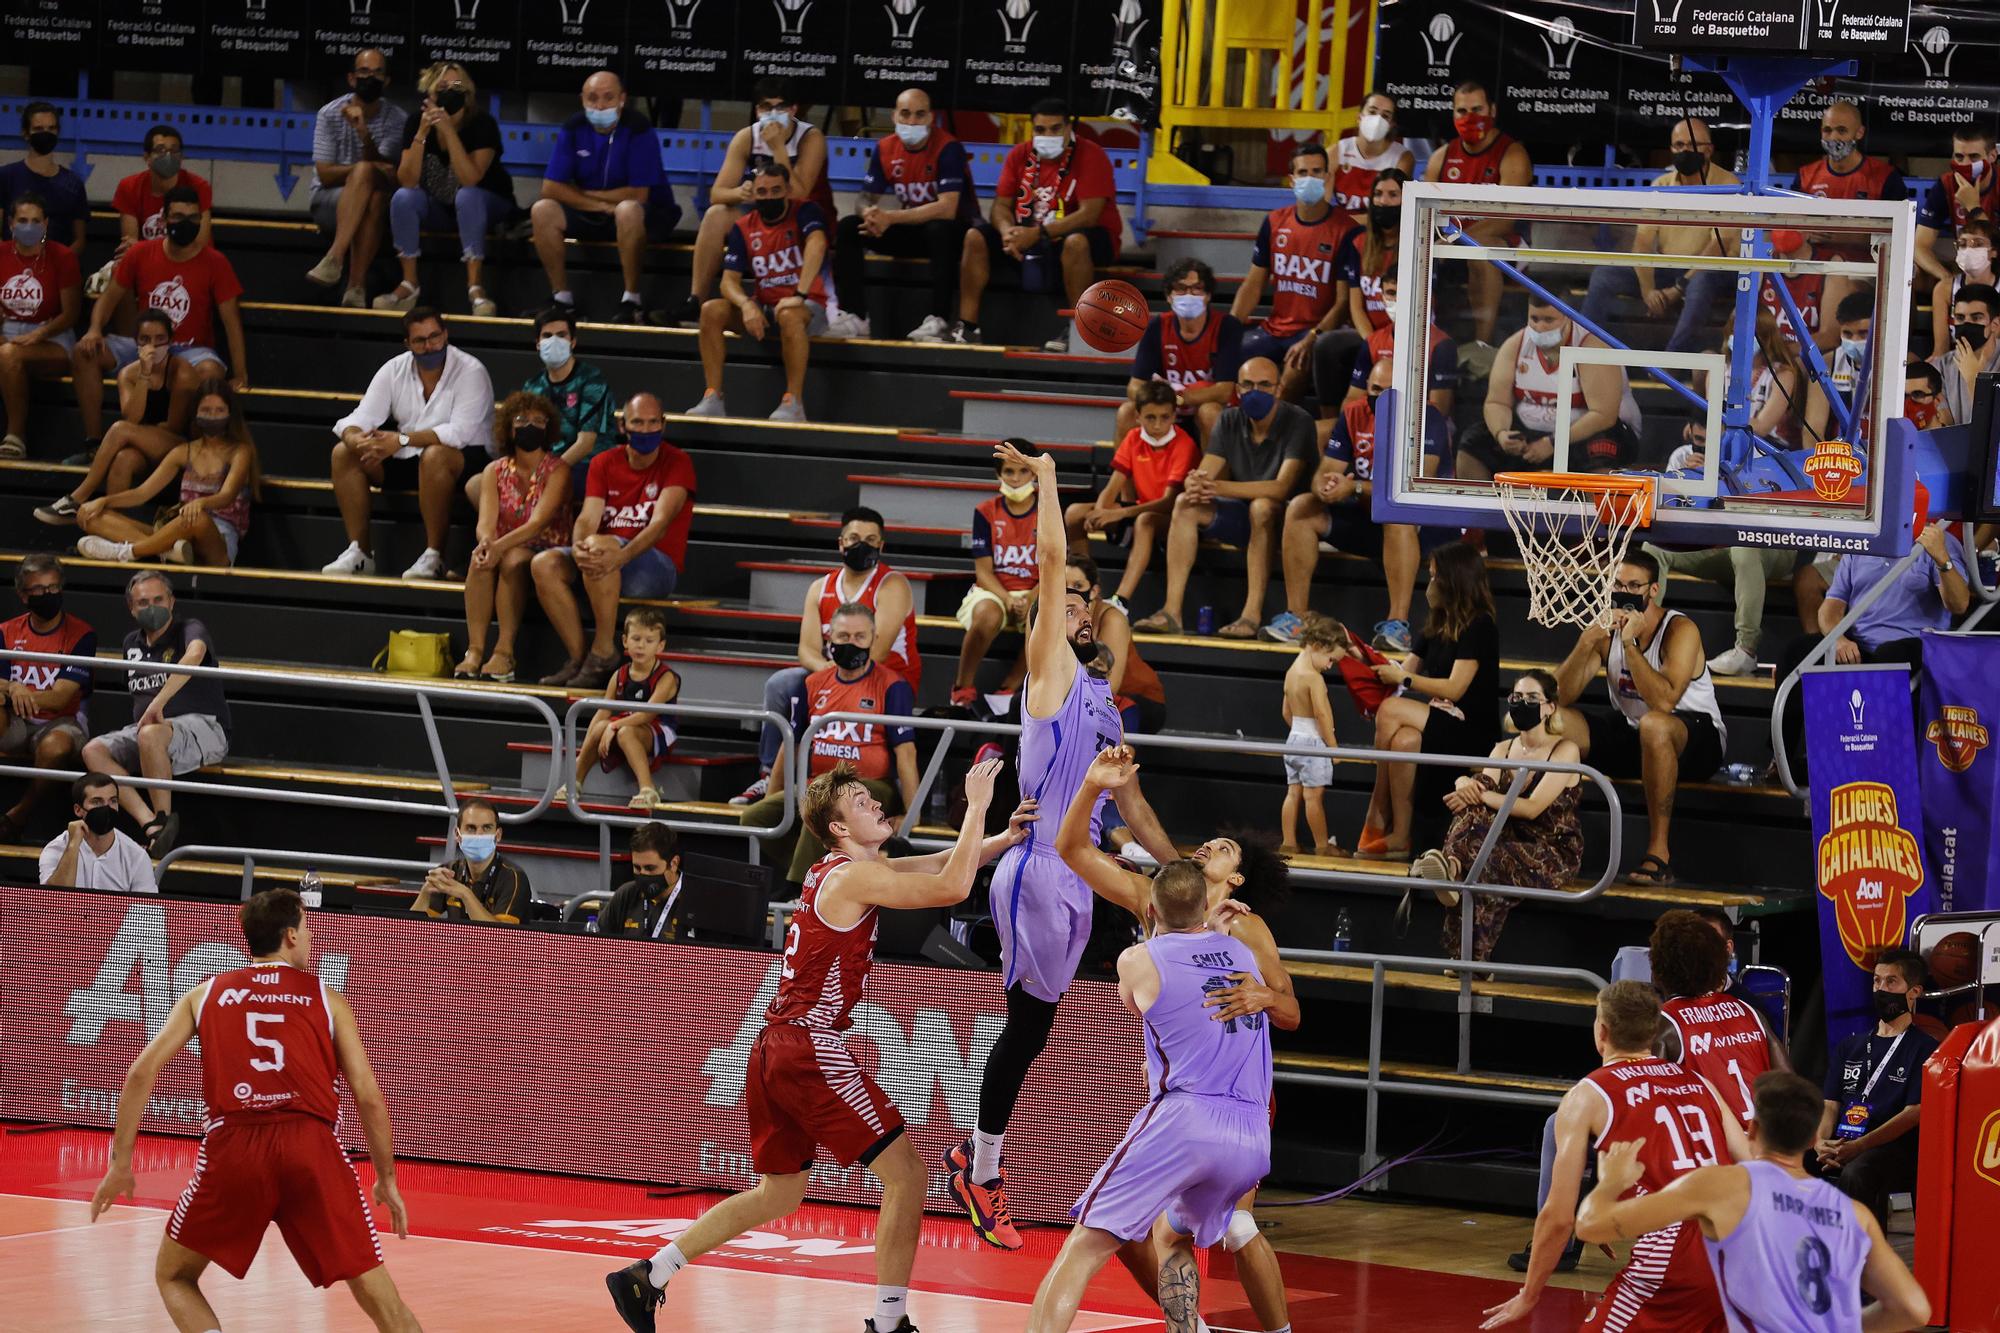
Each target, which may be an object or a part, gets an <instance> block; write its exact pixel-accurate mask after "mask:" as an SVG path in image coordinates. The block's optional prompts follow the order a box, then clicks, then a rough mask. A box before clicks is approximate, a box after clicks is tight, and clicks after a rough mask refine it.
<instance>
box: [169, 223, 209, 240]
mask: <svg viewBox="0 0 2000 1333" xmlns="http://www.w3.org/2000/svg"><path fill="white" fill-rule="evenodd" d="M199 235H201V222H200V221H199V220H198V219H195V218H182V219H181V220H180V221H179V222H169V223H168V224H167V239H168V240H170V241H172V242H173V243H174V244H175V245H180V246H188V245H193V244H194V238H195V237H197V236H199Z"/></svg>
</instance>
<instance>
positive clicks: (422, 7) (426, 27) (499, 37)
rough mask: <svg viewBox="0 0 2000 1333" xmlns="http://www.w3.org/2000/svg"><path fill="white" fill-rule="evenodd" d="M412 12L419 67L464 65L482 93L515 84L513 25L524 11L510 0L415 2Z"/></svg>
mask: <svg viewBox="0 0 2000 1333" xmlns="http://www.w3.org/2000/svg"><path fill="white" fill-rule="evenodd" d="M600 2H601V0H600ZM413 10H414V17H413V18H412V21H411V34H410V35H411V44H412V47H413V49H414V52H415V60H416V64H417V66H418V67H419V68H423V67H425V66H429V65H432V64H435V63H437V62H438V61H440V60H450V61H453V62H455V63H457V64H460V65H463V66H465V68H466V70H467V71H468V72H469V73H470V74H471V75H472V81H473V83H474V84H475V85H477V86H478V88H479V90H480V91H481V92H505V91H506V90H507V89H508V88H510V87H512V86H513V84H514V82H515V73H516V53H517V47H518V44H519V42H520V36H521V34H520V29H519V27H518V26H517V24H516V22H515V20H516V17H517V16H518V15H519V13H520V9H519V8H518V7H517V6H516V5H515V4H514V3H513V2H512V0H413ZM577 82H578V84H579V85H581V83H582V80H581V79H579V80H578V81H577Z"/></svg>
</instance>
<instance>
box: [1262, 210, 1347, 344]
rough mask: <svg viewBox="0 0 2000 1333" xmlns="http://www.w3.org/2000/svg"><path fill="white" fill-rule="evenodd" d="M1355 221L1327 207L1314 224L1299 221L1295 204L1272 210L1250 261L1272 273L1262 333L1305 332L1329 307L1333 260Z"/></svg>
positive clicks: (1332, 289)
mask: <svg viewBox="0 0 2000 1333" xmlns="http://www.w3.org/2000/svg"><path fill="white" fill-rule="evenodd" d="M1353 230H1354V219H1353V218H1352V217H1351V216H1349V215H1348V214H1346V213H1343V212H1341V211H1340V210H1339V209H1337V208H1332V207H1328V208H1327V211H1326V216H1325V217H1323V218H1320V219H1319V220H1318V221H1316V222H1304V221H1301V220H1300V218H1299V210H1298V205H1296V204H1288V205H1286V206H1285V207H1284V208H1279V209H1273V210H1272V212H1271V216H1269V217H1267V218H1265V219H1264V225H1263V227H1262V228H1261V229H1260V230H1259V231H1258V233H1257V243H1256V245H1255V246H1253V247H1252V248H1251V251H1250V262H1251V263H1252V264H1254V265H1256V266H1257V267H1258V268H1261V269H1264V270H1266V271H1268V272H1269V273H1270V275H1271V281H1272V287H1271V315H1270V318H1268V319H1266V320H1265V321H1264V328H1265V330H1266V331H1267V332H1269V333H1273V334H1276V335H1278V336H1279V337H1284V336H1286V335H1288V334H1293V333H1297V332H1299V331H1300V330H1302V329H1309V328H1311V327H1312V326H1313V325H1315V324H1317V323H1319V322H1320V320H1321V319H1322V318H1324V317H1325V315H1326V312H1327V310H1328V309H1329V308H1331V307H1332V305H1333V297H1334V291H1335V287H1334V276H1333V260H1334V256H1335V255H1336V254H1337V253H1338V252H1339V250H1340V243H1341V241H1343V240H1345V239H1346V237H1347V233H1348V232H1350V231H1353Z"/></svg>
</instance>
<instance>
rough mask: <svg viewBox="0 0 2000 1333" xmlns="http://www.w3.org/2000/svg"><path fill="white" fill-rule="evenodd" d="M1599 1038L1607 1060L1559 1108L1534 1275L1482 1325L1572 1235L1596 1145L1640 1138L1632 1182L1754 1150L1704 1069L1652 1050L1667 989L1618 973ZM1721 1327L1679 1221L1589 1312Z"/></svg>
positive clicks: (1706, 1330)
mask: <svg viewBox="0 0 2000 1333" xmlns="http://www.w3.org/2000/svg"><path fill="white" fill-rule="evenodd" d="M1590 1032H1591V1038H1592V1040H1593V1041H1594V1042H1595V1043H1596V1045H1597V1053H1598V1056H1599V1058H1600V1059H1602V1060H1603V1062H1604V1063H1603V1065H1602V1066H1601V1067H1600V1068H1598V1069H1595V1070H1592V1071H1591V1072H1590V1074H1589V1075H1587V1076H1586V1077H1585V1078H1583V1079H1582V1080H1580V1081H1579V1082H1578V1083H1577V1085H1576V1086H1575V1087H1573V1088H1571V1089H1570V1090H1569V1091H1568V1092H1566V1093H1564V1094H1563V1099H1562V1104H1561V1105H1560V1106H1558V1107H1557V1108H1556V1161H1555V1170H1554V1172H1553V1173H1552V1174H1551V1176H1550V1179H1549V1197H1548V1199H1547V1201H1545V1202H1544V1203H1543V1204H1542V1209H1541V1211H1540V1212H1539V1213H1537V1214H1536V1215H1535V1239H1534V1243H1533V1244H1532V1245H1531V1246H1530V1248H1529V1262H1528V1276H1527V1280H1526V1281H1525V1282H1523V1283H1522V1284H1521V1290H1520V1292H1519V1293H1518V1294H1517V1295H1516V1296H1515V1297H1514V1298H1513V1299H1512V1300H1509V1301H1505V1302H1503V1303H1501V1304H1499V1305H1495V1306H1493V1307H1491V1308H1489V1309H1488V1310H1487V1311H1486V1312H1485V1313H1486V1316H1487V1317H1486V1322H1485V1323H1483V1324H1481V1325H1480V1327H1481V1328H1499V1327H1501V1326H1503V1325H1506V1324H1511V1323H1513V1322H1514V1321H1515V1320H1517V1319H1521V1318H1524V1317H1526V1316H1527V1314H1528V1312H1529V1311H1531V1310H1533V1309H1534V1308H1535V1304H1536V1302H1537V1301H1539V1300H1541V1297H1542V1291H1543V1289H1544V1288H1545V1287H1546V1286H1547V1285H1548V1280H1549V1274H1550V1273H1552V1272H1553V1271H1554V1270H1555V1266H1556V1260H1557V1259H1558V1258H1559V1257H1561V1255H1562V1251H1563V1247H1564V1246H1565V1245H1567V1244H1568V1243H1569V1237H1570V1231H1571V1228H1572V1227H1573V1226H1574V1224H1575V1220H1576V1206H1577V1196H1578V1195H1579V1194H1580V1193H1581V1192H1582V1188H1583V1164H1584V1161H1585V1159H1586V1157H1587V1156H1588V1154H1589V1153H1590V1152H1591V1151H1592V1150H1596V1151H1598V1152H1602V1151H1604V1150H1605V1149H1606V1148H1608V1147H1610V1146H1611V1145H1612V1144H1616V1143H1624V1142H1627V1141H1632V1142H1636V1143H1638V1144H1639V1149H1638V1152H1639V1160H1640V1161H1641V1162H1642V1163H1643V1164H1644V1167H1645V1169H1644V1171H1643V1172H1642V1173H1641V1175H1640V1178H1639V1181H1638V1182H1637V1184H1636V1185H1635V1186H1634V1188H1635V1189H1638V1190H1641V1191H1643V1192H1645V1193H1647V1194H1653V1193H1657V1192H1658V1191H1660V1190H1662V1189H1665V1188H1666V1187H1667V1186H1668V1185H1670V1184H1671V1183H1673V1182H1674V1181H1675V1180H1677V1179H1679V1178H1680V1177H1682V1176H1684V1175H1686V1174H1687V1173H1688V1172H1690V1171H1693V1170H1694V1169H1695V1168H1696V1167H1701V1166H1713V1165H1715V1164H1716V1163H1718V1162H1730V1161H1735V1160H1741V1159H1743V1158H1747V1157H1748V1156H1749V1155H1750V1151H1751V1150H1750V1141H1749V1140H1748V1139H1747V1138H1745V1137H1744V1135H1743V1131H1742V1130H1741V1129H1739V1128H1738V1127H1737V1122H1736V1116H1735V1114H1734V1113H1733V1112H1731V1111H1730V1110H1729V1109H1728V1108H1727V1106H1726V1105H1724V1103H1723V1102H1722V1100H1721V1098H1720V1097H1719V1096H1718V1095H1717V1094H1716V1091H1715V1089H1714V1088H1712V1087H1710V1086H1709V1084H1708V1083H1707V1082H1706V1081H1704V1080H1703V1079H1702V1078H1701V1076H1700V1075H1698V1074H1695V1073H1693V1072H1692V1071H1690V1070H1685V1069H1682V1068H1681V1067H1680V1066H1679V1065H1676V1064H1674V1063H1672V1062H1670V1061H1667V1060H1662V1059H1661V1058H1660V1057H1659V1056H1657V1055H1655V1054H1654V1053H1653V1043H1654V1041H1655V1039H1657V1038H1658V1036H1659V1032H1660V997H1659V993H1658V992H1657V991H1655V990H1654V989H1653V988H1652V987H1651V986H1649V985H1647V984H1646V983H1645V982H1643V981H1614V982H1612V983H1611V984H1610V985H1609V986H1606V987H1605V988H1604V989H1603V990H1602V991H1600V992H1599V993H1598V996H1597V1017H1596V1020H1595V1021H1594V1022H1593V1023H1592V1024H1591V1029H1590ZM1721 1327H1723V1322H1722V1305H1721V1302H1720V1301H1719V1300H1718V1298H1717V1296H1716V1292H1715V1277H1714V1275H1713V1274H1712V1273H1710V1272H1709V1267H1708V1259H1707V1257H1706V1256H1705V1255H1703V1253H1702V1249H1701V1232H1700V1231H1699V1229H1697V1228H1693V1227H1689V1226H1686V1225H1684V1224H1682V1223H1679V1222H1676V1223H1674V1224H1673V1225H1671V1226H1667V1227H1663V1228H1661V1229H1660V1230H1658V1231H1651V1232H1648V1233H1647V1234H1645V1235H1643V1236H1641V1237H1640V1238H1639V1239H1638V1241H1637V1242H1636V1243H1634V1244H1633V1246H1632V1257H1631V1258H1630V1260H1629V1261H1627V1263H1626V1265H1625V1267H1624V1268H1622V1269H1620V1270H1619V1272H1618V1275H1617V1276H1616V1277H1614V1278H1612V1279H1611V1285H1610V1286H1609V1287H1608V1288H1606V1289H1605V1292H1604V1295H1603V1296H1602V1297H1601V1298H1600V1299H1599V1300H1598V1303H1597V1306H1596V1308H1595V1309H1593V1310H1592V1311H1591V1313H1590V1318H1589V1319H1587V1320H1586V1321H1584V1324H1583V1328H1584V1329H1585V1330H1588V1333H1710V1331H1711V1330H1714V1329H1718V1328H1721Z"/></svg>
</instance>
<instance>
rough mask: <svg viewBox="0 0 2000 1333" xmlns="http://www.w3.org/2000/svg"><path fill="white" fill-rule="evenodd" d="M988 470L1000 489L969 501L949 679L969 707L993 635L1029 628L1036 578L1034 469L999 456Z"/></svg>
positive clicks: (957, 699)
mask: <svg viewBox="0 0 2000 1333" xmlns="http://www.w3.org/2000/svg"><path fill="white" fill-rule="evenodd" d="M1013 443H1014V445H1015V447H1016V448H1017V449H1020V450H1021V452H1022V453H1024V454H1029V455H1031V456H1032V454H1035V453H1039V452H1041V451H1040V450H1038V449H1036V448H1035V447H1034V446H1033V445H1032V444H1029V443H1028V442H1027V441H1026V440H1017V441H1014V442H1013ZM1024 446H1025V447H1024ZM993 470H994V472H995V474H997V476H998V478H999V481H1000V494H999V495H997V496H989V497H988V498H986V499H984V500H981V501H980V502H979V503H978V504H977V505H975V506H973V510H972V588H971V589H970V590H969V591H968V592H967V593H966V594H965V600H964V601H963V602H960V603H959V606H958V615H957V619H958V623H959V624H960V625H962V626H963V627H964V628H965V641H964V642H963V643H961V644H960V645H959V649H958V675H957V677H956V678H955V679H954V680H953V681H952V687H951V701H952V703H954V704H956V705H959V706H960V707H969V706H971V705H972V704H973V703H974V702H975V701H977V699H978V698H979V691H978V690H977V689H975V688H974V687H973V677H974V676H976V675H977V674H978V672H979V664H980V663H981V662H983V661H985V660H986V650H987V649H989V648H991V647H992V646H993V640H995V639H997V638H998V637H1000V632H1001V631H1002V630H1018V631H1025V630H1026V629H1027V628H1028V608H1029V607H1031V606H1033V605H1034V601H1035V587H1036V585H1037V582H1038V580H1039V578H1040V575H1039V574H1038V573H1037V572H1036V564H1035V547H1036V524H1037V522H1038V519H1037V515H1038V513H1039V512H1040V505H1039V501H1038V498H1037V491H1036V486H1035V473H1034V469H1032V468H1030V467H1028V466H1027V465H1026V464H1024V463H1017V462H1012V461H1008V460H1004V459H1003V460H997V461H996V462H995V463H994V465H993Z"/></svg>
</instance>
